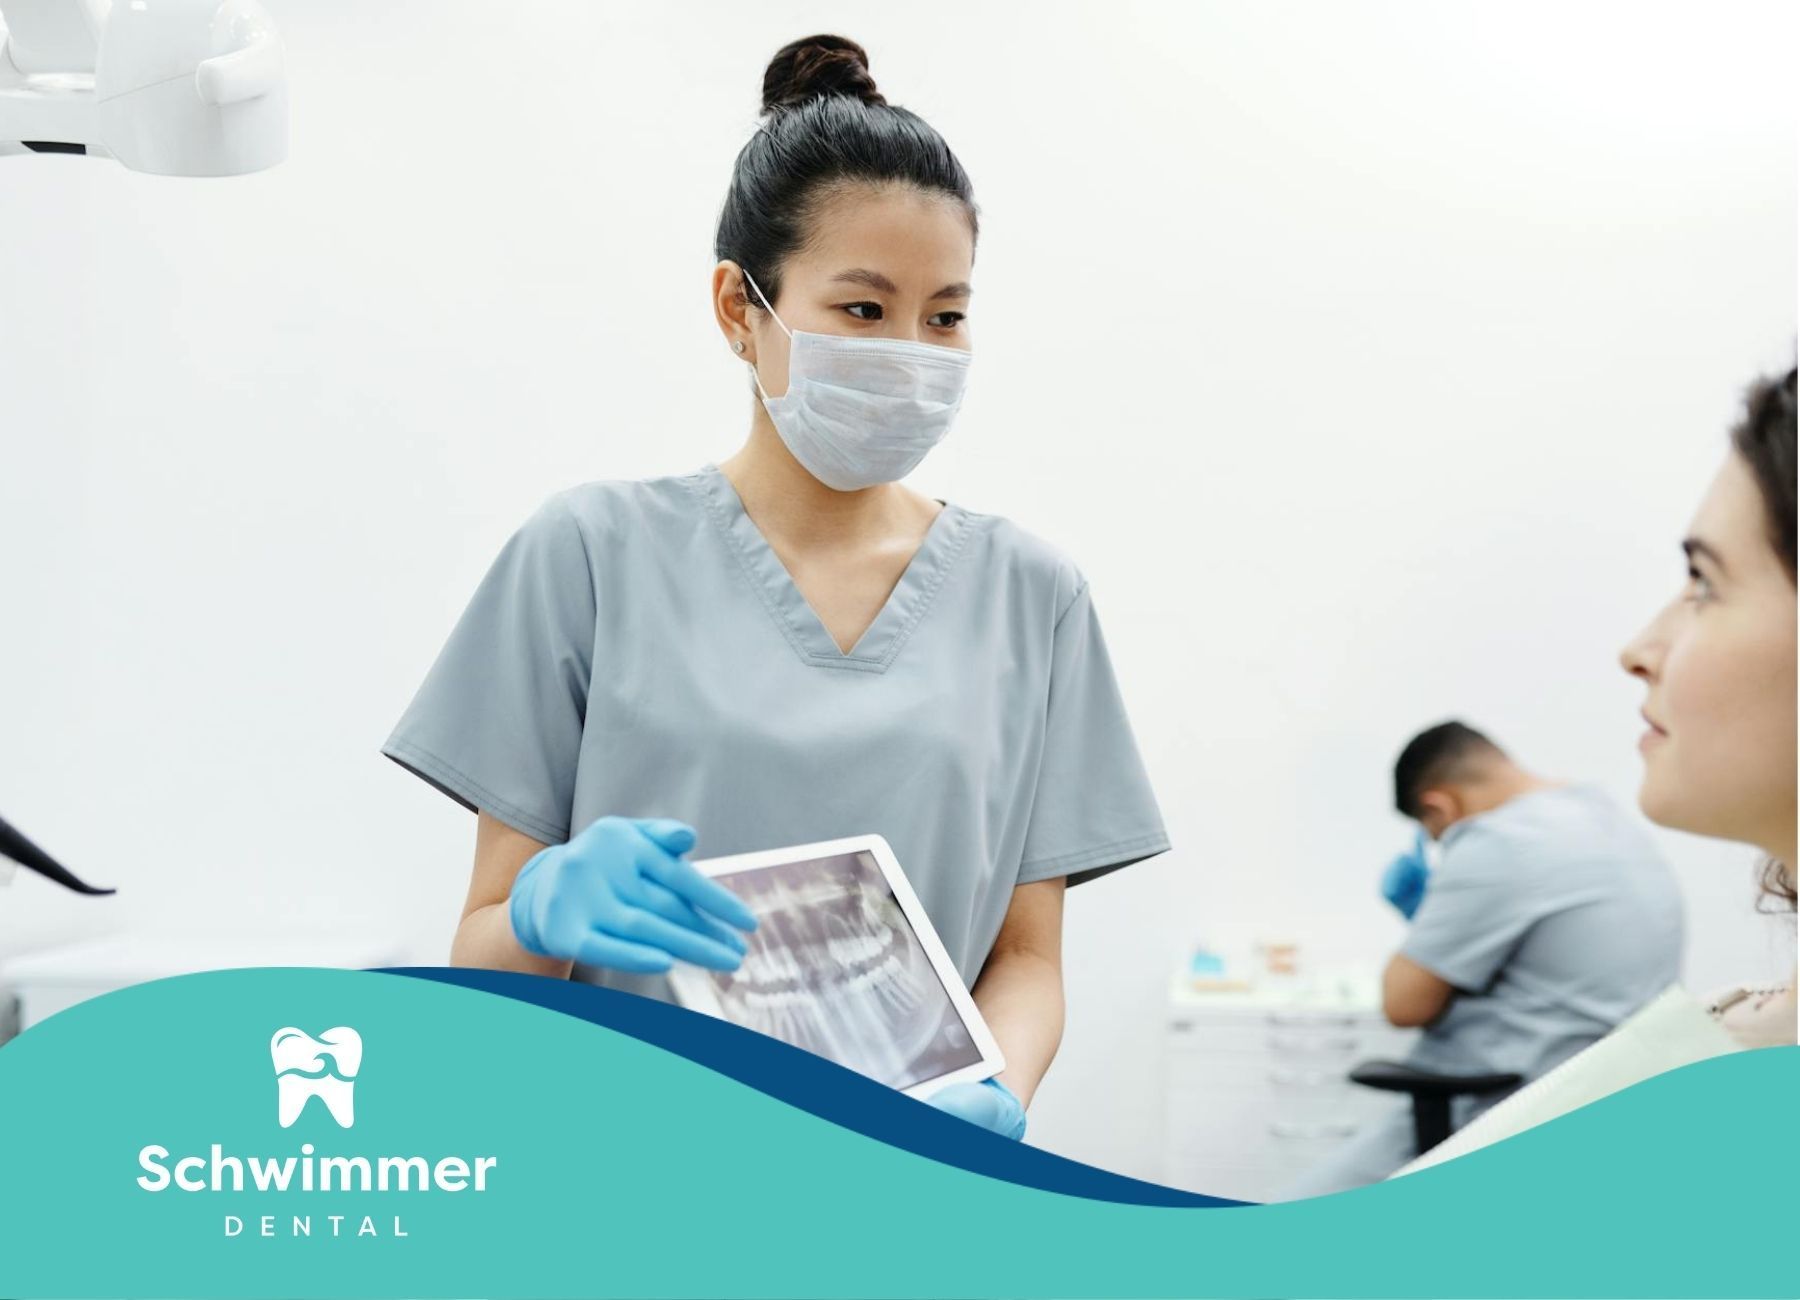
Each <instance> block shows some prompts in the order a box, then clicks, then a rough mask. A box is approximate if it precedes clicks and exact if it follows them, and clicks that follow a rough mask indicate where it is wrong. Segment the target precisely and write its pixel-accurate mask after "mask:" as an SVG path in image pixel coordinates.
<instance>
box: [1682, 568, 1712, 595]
mask: <svg viewBox="0 0 1800 1300" xmlns="http://www.w3.org/2000/svg"><path fill="white" fill-rule="evenodd" d="M1682 594H1683V596H1685V597H1686V598H1687V599H1688V600H1711V599H1712V594H1713V588H1712V583H1711V581H1710V580H1708V578H1707V576H1706V575H1705V574H1704V573H1702V572H1700V570H1698V569H1695V568H1692V567H1690V568H1689V569H1688V583H1687V590H1686V591H1685V592H1683V593H1682Z"/></svg>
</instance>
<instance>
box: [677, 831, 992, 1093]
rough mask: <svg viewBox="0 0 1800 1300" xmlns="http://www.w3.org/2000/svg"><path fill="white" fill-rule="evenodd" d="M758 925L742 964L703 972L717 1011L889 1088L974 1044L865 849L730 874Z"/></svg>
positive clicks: (941, 1066) (966, 1056)
mask: <svg viewBox="0 0 1800 1300" xmlns="http://www.w3.org/2000/svg"><path fill="white" fill-rule="evenodd" d="M730 886H731V889H732V891H733V892H734V893H736V894H737V895H738V896H739V897H740V898H742V899H743V900H744V902H745V903H746V904H748V905H749V907H750V910H751V911H753V912H755V913H756V916H757V919H758V920H759V921H760V922H761V924H760V925H759V926H758V927H757V929H756V930H755V932H754V933H752V934H751V935H750V936H749V944H750V950H749V952H748V953H746V954H745V957H744V961H743V964H742V965H741V966H739V967H738V969H737V970H735V971H731V972H728V973H727V972H715V971H708V972H705V979H706V982H707V983H708V984H709V985H710V986H711V988H712V991H713V992H714V994H715V995H716V996H717V999H718V1009H717V1012H716V1014H718V1015H721V1016H723V1017H724V1018H725V1019H727V1020H730V1021H732V1022H733V1023H734V1024H739V1025H743V1026H744V1027H745V1028H747V1029H755V1030H757V1031H758V1032H760V1033H764V1034H768V1035H769V1036H770V1037H772V1038H779V1039H781V1040H782V1041H783V1042H785V1043H791V1044H793V1045H794V1046H795V1047H801V1048H805V1049H806V1050H807V1051H809V1052H814V1053H817V1054H818V1055H820V1056H823V1057H826V1058H828V1059H830V1060H833V1061H836V1062H837V1063H838V1064H839V1065H842V1066H845V1067H846V1068H848V1069H852V1070H855V1071H857V1072H858V1073H861V1074H866V1075H868V1076H869V1077H870V1078H872V1079H876V1080H879V1081H880V1082H882V1083H885V1084H888V1085H889V1086H890V1087H894V1088H909V1087H911V1086H913V1085H914V1084H917V1083H923V1082H925V1081H926V1080H929V1079H934V1078H938V1077H940V1076H942V1075H945V1074H948V1073H950V1072H951V1071H953V1070H957V1069H961V1068H963V1067H964V1066H969V1065H974V1064H977V1063H978V1062H979V1061H980V1060H981V1051H980V1049H979V1048H978V1047H977V1046H976V1044H975V1042H974V1040H973V1039H972V1038H971V1037H970V1036H969V1031H968V1030H967V1029H966V1028H965V1027H964V1025H963V1023H962V1019H961V1017H960V1016H959V1015H958V1014H957V1011H956V1006H955V1004H954V1003H952V1002H951V1000H950V997H949V994H948V993H946V992H945V990H944V986H943V984H942V982H941V981H940V980H939V979H938V975H937V972H936V971H935V970H933V969H932V965H931V959H930V958H929V957H927V956H926V954H925V949H924V948H923V947H922V946H921V945H920V943H919V940H918V936H917V935H915V934H914V933H913V928H912V925H911V924H910V923H909V922H908V921H907V919H906V914H905V912H903V911H902V910H901V907H900V904H899V902H898V900H896V899H895V897H894V895H893V892H892V890H890V889H889V888H888V884H887V881H886V879H884V878H883V876H882V874H881V868H880V867H879V866H878V865H877V864H876V862H875V860H874V858H873V857H871V856H870V855H869V854H867V853H846V854H840V855H836V856H833V857H826V858H813V859H810V860H808V861H802V862H787V863H781V864H779V865H776V866H771V867H761V868H756V869H752V870H748V871H741V872H735V873H733V874H732V876H731V877H730Z"/></svg>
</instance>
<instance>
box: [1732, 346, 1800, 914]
mask: <svg viewBox="0 0 1800 1300" xmlns="http://www.w3.org/2000/svg"><path fill="white" fill-rule="evenodd" d="M1794 380H1795V372H1794V371H1793V370H1791V369H1790V370H1789V371H1788V372H1787V376H1786V377H1785V378H1783V379H1759V380H1757V381H1756V382H1755V383H1754V384H1752V385H1750V391H1749V392H1748V393H1746V394H1745V395H1744V418H1743V419H1742V420H1740V421H1739V422H1738V424H1737V427H1736V428H1734V429H1732V431H1731V449H1732V450H1733V451H1735V452H1736V453H1737V454H1738V455H1739V456H1742V457H1743V458H1744V463H1745V464H1747V465H1748V466H1749V467H1750V474H1751V477H1753V478H1754V479H1755V480H1756V486H1757V490H1758V491H1759V492H1761V493H1762V501H1763V515H1764V519H1765V521H1766V523H1767V525H1768V532H1769V545H1771V546H1773V547H1774V548H1775V554H1776V557H1777V558H1779V559H1780V561H1781V562H1782V564H1783V565H1785V566H1786V568H1787V575H1788V580H1789V581H1790V582H1791V581H1793V579H1794V440H1795V433H1794V430H1795V415H1794V411H1795V402H1794ZM1761 884H1762V897H1761V898H1760V899H1759V900H1758V903H1757V906H1758V908H1759V909H1762V910H1771V909H1769V907H1768V903H1769V900H1770V899H1774V900H1776V904H1775V907H1774V909H1772V910H1776V911H1787V910H1791V909H1792V908H1793V907H1794V905H1795V902H1796V897H1795V890H1794V869H1793V867H1792V866H1790V865H1789V864H1787V863H1785V862H1782V861H1780V860H1779V859H1776V858H1769V859H1767V860H1765V861H1764V862H1763V865H1762V880H1761Z"/></svg>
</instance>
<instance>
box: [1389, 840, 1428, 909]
mask: <svg viewBox="0 0 1800 1300" xmlns="http://www.w3.org/2000/svg"><path fill="white" fill-rule="evenodd" d="M1430 883H1431V868H1430V867H1428V866H1427V865H1426V864H1425V832H1424V831H1420V832H1419V834H1418V838H1416V839H1415V840H1414V841H1413V846H1412V848H1411V849H1409V850H1407V851H1406V852H1405V853H1402V854H1401V855H1400V856H1399V857H1397V858H1395V859H1394V860H1393V861H1392V862H1390V863H1388V868H1387V870H1386V871H1384V872H1382V873H1381V896H1382V897H1383V898H1385V899H1387V901H1388V902H1390V903H1392V904H1393V905H1394V906H1395V907H1396V908H1398V909H1399V910H1400V915H1401V916H1404V917H1405V918H1406V919H1407V920H1409V921H1410V920H1412V918H1413V913H1414V912H1416V911H1418V910H1419V904H1420V903H1422V902H1423V901H1424V900H1425V886H1427V885H1429V884H1430Z"/></svg>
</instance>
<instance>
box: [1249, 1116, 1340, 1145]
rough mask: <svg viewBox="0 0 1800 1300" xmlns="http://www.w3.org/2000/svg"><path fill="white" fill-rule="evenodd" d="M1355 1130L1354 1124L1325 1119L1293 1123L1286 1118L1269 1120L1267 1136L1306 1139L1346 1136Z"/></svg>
mask: <svg viewBox="0 0 1800 1300" xmlns="http://www.w3.org/2000/svg"><path fill="white" fill-rule="evenodd" d="M1355 1132H1356V1125H1355V1124H1348V1123H1344V1122H1343V1121H1341V1120H1339V1121H1327V1122H1325V1123H1323V1124H1295V1123H1292V1122H1290V1121H1288V1120H1280V1119H1277V1120H1271V1121H1269V1136H1270V1137H1275V1138H1281V1139H1282V1140H1283V1141H1306V1140H1308V1139H1313V1138H1347V1137H1349V1136H1351V1135H1352V1134H1353V1133H1355Z"/></svg>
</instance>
